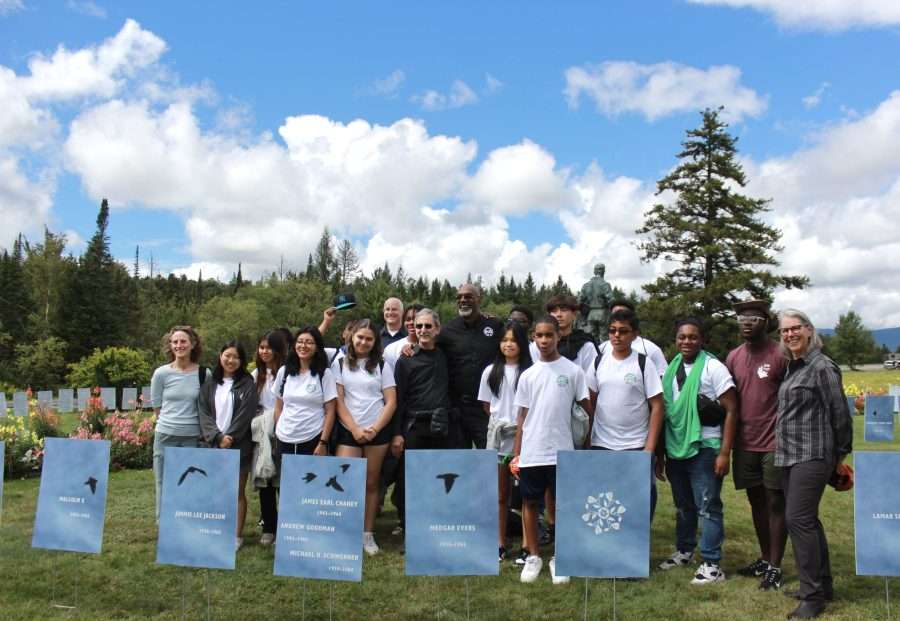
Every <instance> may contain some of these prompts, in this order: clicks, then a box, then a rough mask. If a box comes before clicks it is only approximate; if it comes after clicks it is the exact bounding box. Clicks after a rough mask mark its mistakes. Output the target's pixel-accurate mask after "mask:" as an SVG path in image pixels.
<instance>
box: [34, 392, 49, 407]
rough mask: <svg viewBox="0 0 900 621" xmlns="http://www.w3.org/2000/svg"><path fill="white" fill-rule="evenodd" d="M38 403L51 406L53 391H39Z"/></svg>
mask: <svg viewBox="0 0 900 621" xmlns="http://www.w3.org/2000/svg"><path fill="white" fill-rule="evenodd" d="M37 400H38V403H40V404H42V405H53V391H52V390H39V391H38V394H37Z"/></svg>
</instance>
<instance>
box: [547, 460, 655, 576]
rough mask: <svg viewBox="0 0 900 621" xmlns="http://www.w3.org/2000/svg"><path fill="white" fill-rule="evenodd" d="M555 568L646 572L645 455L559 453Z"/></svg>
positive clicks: (572, 572) (581, 572) (573, 572)
mask: <svg viewBox="0 0 900 621" xmlns="http://www.w3.org/2000/svg"><path fill="white" fill-rule="evenodd" d="M557 459H558V464H557V469H556V524H557V527H556V571H557V573H558V574H559V575H561V576H589V577H596V578H642V577H646V576H648V575H649V573H650V565H649V560H650V481H651V477H652V476H653V473H652V471H651V461H650V454H649V453H645V452H643V451H560V452H559V453H558V457H557Z"/></svg>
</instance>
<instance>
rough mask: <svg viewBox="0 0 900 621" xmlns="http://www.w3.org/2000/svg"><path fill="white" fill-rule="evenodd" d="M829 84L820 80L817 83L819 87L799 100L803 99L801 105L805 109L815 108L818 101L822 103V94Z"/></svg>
mask: <svg viewBox="0 0 900 621" xmlns="http://www.w3.org/2000/svg"><path fill="white" fill-rule="evenodd" d="M830 86H831V84H829V83H828V82H822V83H821V84H820V85H819V88H817V89H816V90H815V92H814V93H812V94H811V95H807V96H806V97H804V98H803V99H802V100H801V101H803V107H804V108H806V109H807V110H809V109H811V108H815V107H816V106H818V105H819V104H820V103H822V95H824V94H825V91H826V90H828V88H829V87H830Z"/></svg>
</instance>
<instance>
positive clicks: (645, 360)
mask: <svg viewBox="0 0 900 621" xmlns="http://www.w3.org/2000/svg"><path fill="white" fill-rule="evenodd" d="M579 308H580V304H579V302H578V300H577V299H576V298H574V297H573V296H568V295H558V296H554V297H552V298H551V299H549V300H547V302H546V304H545V309H544V310H545V311H546V315H544V316H542V317H540V318H538V319H537V320H535V319H534V317H533V315H532V313H531V311H530V310H529V309H528V308H526V307H522V306H515V307H513V309H512V311H511V312H510V313H509V316H508V317H507V318H506V319H505V321H501V320H500V319H499V318H496V317H492V316H489V315H487V314H485V313H483V312H482V310H481V294H480V291H479V289H478V288H477V287H476V286H475V285H472V284H470V283H466V284H464V285H462V286H460V287H459V289H458V290H457V316H456V317H454V318H452V319H450V320H449V321H447V322H446V323H445V324H443V325H442V323H441V318H440V317H439V315H438V313H437V312H436V311H434V310H432V309H429V308H423V307H422V306H421V305H418V304H413V305H410V306H408V307H405V308H404V306H403V304H402V302H401V301H400V300H399V299H396V298H390V299H388V300H386V301H385V304H384V311H383V319H384V323H383V325H381V326H378V325H376V324H375V323H373V322H372V321H371V320H369V319H362V320H356V321H351V322H348V324H347V325H346V326H344V330H343V332H342V341H341V343H340V344H339V345H338V347H335V348H328V347H326V346H325V343H324V342H323V338H322V334H323V333H324V332H326V331H327V330H328V328H329V327H330V325H331V323H332V322H333V320H334V319H335V317H336V313H335V310H334V309H333V308H332V309H328V310H327V311H325V313H324V315H323V320H322V323H321V324H320V325H319V326H318V327H312V326H307V327H304V328H301V329H300V330H299V331H297V332H296V333H293V334H292V333H291V332H290V331H288V330H286V329H278V330H273V331H272V332H269V333H267V334H266V335H264V336H263V337H262V338H261V339H260V340H259V342H258V345H257V351H256V365H255V366H256V368H255V369H254V370H253V372H252V373H248V372H247V370H246V368H247V362H248V361H247V356H246V353H245V351H244V349H243V347H242V346H241V344H240V343H238V342H236V341H230V342H228V343H226V344H224V345H223V346H222V348H221V349H220V352H219V357H218V360H217V363H216V367H215V369H214V370H212V371H211V372H210V371H208V370H207V369H204V368H202V367H200V366H199V365H198V361H199V359H200V355H201V344H200V339H199V337H198V336H197V334H196V332H195V331H194V330H193V329H191V328H190V327H188V326H176V327H175V328H173V329H172V330H171V331H170V332H169V333H168V334H167V335H166V337H165V340H164V349H165V351H166V353H167V355H168V358H169V360H170V362H169V364H166V365H164V366H162V367H160V368H158V369H157V370H156V372H155V373H154V375H153V379H152V382H151V385H152V398H153V405H154V408H155V410H156V413H157V417H158V418H157V427H156V433H155V439H154V448H153V456H154V471H155V475H156V485H157V517H158V514H159V496H160V491H161V481H162V474H163V468H164V449H165V447H167V446H209V447H213V448H223V449H238V450H240V451H241V478H240V483H239V485H240V487H239V489H240V495H239V514H238V532H237V545H238V547H240V545H241V543H242V541H243V540H242V532H243V522H244V520H245V515H246V506H247V503H246V497H245V494H244V488H245V487H246V482H247V479H248V478H249V476H250V474H251V473H252V474H253V481H254V486H255V487H256V488H257V489H258V490H259V498H260V514H261V522H262V531H263V534H262V537H261V538H260V543H261V544H263V545H268V544H271V543H272V542H273V541H274V535H275V531H276V528H277V488H278V484H279V481H278V472H279V464H280V461H281V458H282V456H283V455H284V454H304V455H327V454H329V453H333V454H336V455H339V456H354V457H365V458H366V459H367V477H366V508H365V522H364V524H365V528H364V531H365V532H364V536H363V547H364V550H365V551H366V553H368V554H376V553H377V552H378V550H379V548H378V544H377V543H376V541H375V536H374V525H375V517H376V515H377V512H378V511H379V507H380V505H381V503H382V501H383V494H384V490H385V487H386V486H387V485H390V484H394V495H393V501H394V504H395V505H396V506H397V508H398V514H399V519H400V524H399V526H398V528H397V530H396V531H395V532H398V533H399V532H402V529H403V526H404V524H403V519H404V514H405V510H404V509H405V502H406V497H405V486H404V477H403V473H404V467H403V455H404V454H405V452H406V451H409V450H417V449H447V448H464V449H468V448H475V449H484V448H489V449H494V450H496V451H497V455H498V479H497V485H498V490H499V495H498V497H499V506H498V512H499V518H500V528H499V533H498V535H499V541H498V547H499V558H500V560H501V561H502V560H503V559H504V558H505V557H506V556H507V552H506V545H507V544H506V533H507V525H508V524H507V521H508V515H509V512H508V505H509V498H510V495H511V488H512V487H513V485H512V484H511V481H517V483H518V491H519V493H520V495H521V499H522V532H523V546H522V548H523V550H522V554H520V555H519V557H518V558H517V559H516V562H517V563H519V564H521V565H522V572H521V581H522V582H526V583H528V582H533V581H535V580H536V579H537V578H538V576H539V574H540V572H541V569H542V566H543V561H542V559H541V556H540V545H541V542H542V539H541V537H540V536H539V531H538V524H539V520H540V518H541V517H542V516H545V517H546V521H547V523H548V530H549V533H550V537H551V538H552V536H553V523H554V522H555V520H554V513H555V489H556V460H557V452H558V451H563V450H573V449H576V448H577V449H581V448H585V449H593V450H612V451H646V452H648V453H650V454H651V455H652V456H653V458H652V462H653V472H648V476H649V477H650V478H651V481H652V485H651V498H650V504H651V518H652V515H653V511H654V510H655V506H656V499H657V490H656V482H655V480H656V479H658V480H661V481H664V480H667V479H668V481H669V483H670V487H671V489H672V496H673V500H674V504H675V507H676V524H675V537H674V539H675V550H674V553H673V554H672V555H671V556H670V557H669V558H667V559H665V560H664V561H662V563H660V565H659V567H660V568H661V569H663V570H672V569H676V568H679V567H686V566H689V565H693V559H694V555H695V553H697V552H699V556H700V564H699V566H698V567H697V568H696V570H695V571H694V573H693V577H692V579H691V582H692V583H693V584H697V585H705V584H713V583H717V582H721V581H723V580H725V573H724V571H723V570H722V568H721V558H722V543H723V540H724V533H725V529H724V519H723V505H722V501H721V486H722V481H723V478H724V477H725V476H726V475H727V474H728V472H729V471H730V470H731V471H733V478H734V483H735V486H736V488H737V489H744V490H746V494H747V498H748V501H749V503H750V507H751V510H752V517H753V524H754V527H755V530H756V534H757V538H758V542H759V548H760V555H759V558H758V559H757V560H755V561H753V562H752V563H749V564H748V565H747V566H746V567H742V568H741V569H739V570H738V573H739V574H741V575H743V576H751V577H756V578H759V579H760V585H759V587H760V588H761V589H764V590H780V589H781V587H782V584H783V572H782V569H781V562H782V558H783V555H784V550H785V545H786V539H787V535H788V534H790V536H791V541H792V543H793V547H794V556H795V559H796V563H797V574H798V578H799V582H800V588H799V590H798V591H796V592H791V593H790V594H791V595H793V596H795V597H796V598H797V599H799V600H800V602H799V604H798V606H797V608H796V609H795V610H794V611H793V612H792V613H791V617H792V618H811V617H814V616H817V615H819V614H820V613H821V612H822V611H823V610H824V608H825V605H826V604H825V602H826V601H829V600H830V599H831V598H832V597H833V588H832V587H833V583H832V576H831V569H830V563H829V556H828V544H827V540H826V538H825V532H824V530H823V528H822V524H821V522H820V521H819V518H818V510H819V502H820V500H821V498H822V494H823V491H824V489H825V486H826V485H827V484H828V483H829V481H830V480H832V479H833V478H834V477H835V476H836V475H837V474H839V473H840V472H842V466H841V463H842V460H843V459H844V457H845V456H846V455H847V454H848V453H849V452H850V450H851V444H852V424H851V419H850V412H849V409H848V405H847V400H846V399H845V397H844V394H843V388H842V383H841V375H840V370H839V368H838V367H837V366H836V365H835V364H834V363H833V362H832V361H831V360H830V359H829V358H828V357H827V356H826V355H825V354H824V353H823V352H822V350H821V340H820V339H819V337H818V336H817V334H816V330H815V327H814V326H813V324H812V322H811V321H810V320H809V317H807V316H806V315H805V314H804V313H802V312H800V311H796V310H786V311H782V312H781V313H780V315H779V316H778V317H775V316H774V315H773V314H772V313H771V311H770V308H769V304H768V303H767V302H765V301H759V300H752V301H748V302H743V303H740V304H737V305H736V306H735V311H736V313H737V322H738V325H739V328H740V331H741V336H742V338H743V340H744V343H743V344H742V345H741V346H739V347H737V348H736V349H735V350H733V351H732V352H730V353H729V354H728V357H727V359H726V361H725V362H724V363H723V362H721V361H719V360H718V359H717V358H716V357H715V356H714V355H712V354H711V353H709V352H708V351H706V350H705V349H704V342H705V332H704V325H703V323H702V322H701V321H699V320H697V319H694V318H690V317H687V318H682V319H680V320H678V321H677V323H676V331H675V348H676V350H677V355H675V357H674V358H673V359H672V360H671V361H670V362H667V361H666V358H665V356H664V355H663V352H662V350H661V349H660V348H659V347H658V346H657V345H656V344H654V343H652V342H651V341H649V340H648V339H645V338H643V337H641V335H640V322H639V319H638V317H637V315H636V313H635V307H634V305H633V304H632V303H631V302H630V301H628V300H613V301H612V302H611V303H610V306H609V315H608V325H607V328H606V329H607V334H608V340H606V341H603V342H595V340H594V339H593V338H592V337H591V336H590V335H589V334H587V333H586V332H584V331H582V330H580V329H578V328H576V327H575V320H576V319H577V316H578V312H579ZM776 329H777V330H778V331H779V334H780V337H781V338H780V342H776V341H775V340H773V339H772V338H771V337H770V334H771V333H772V332H773V331H775V330H776ZM585 416H586V418H587V423H586V430H587V433H586V434H584V437H583V438H582V437H580V436H579V437H573V436H578V432H577V430H578V428H579V422H578V420H579V417H581V418H582V419H583V418H584V417H585ZM573 421H574V422H573ZM582 423H583V421H582ZM573 432H574V433H573ZM698 527H699V537H698ZM698 545H699V551H698V550H697V547H698ZM549 568H550V575H551V580H552V582H553V583H554V584H564V583H566V582H568V577H566V576H561V575H558V574H557V572H556V568H555V560H554V558H551V559H550V561H549Z"/></svg>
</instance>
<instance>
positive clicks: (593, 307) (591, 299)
mask: <svg viewBox="0 0 900 621" xmlns="http://www.w3.org/2000/svg"><path fill="white" fill-rule="evenodd" d="M605 273H606V266H605V265H603V264H602V263H598V264H596V265H595V266H594V276H593V278H591V279H590V280H589V281H587V282H586V283H584V286H583V287H581V293H579V294H578V302H579V304H581V320H580V321H579V323H580V324H581V326H580V327H581V328H582V329H583V330H584V331H585V332H587V333H589V334H591V335H592V336H593V337H594V340H596V341H597V342H600V341H602V340H604V339H605V337H606V320H607V314H608V312H609V303H610V302H611V301H612V295H613V292H612V287H611V286H610V285H609V283H608V282H606V280H604V278H603V275H604V274H605Z"/></svg>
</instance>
